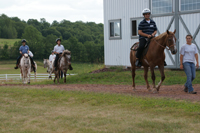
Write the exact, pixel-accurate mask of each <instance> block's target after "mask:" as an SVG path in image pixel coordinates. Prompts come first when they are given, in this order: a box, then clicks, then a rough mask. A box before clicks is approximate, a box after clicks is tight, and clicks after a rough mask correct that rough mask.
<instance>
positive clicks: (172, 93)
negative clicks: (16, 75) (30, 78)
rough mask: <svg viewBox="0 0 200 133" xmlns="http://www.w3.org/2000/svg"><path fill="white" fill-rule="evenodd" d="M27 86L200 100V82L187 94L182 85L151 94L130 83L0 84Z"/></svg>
mask: <svg viewBox="0 0 200 133" xmlns="http://www.w3.org/2000/svg"><path fill="white" fill-rule="evenodd" d="M1 86H4V87H12V86H15V87H16V86H19V87H22V86H23V87H28V88H38V89H41V88H51V89H61V90H66V91H68V90H78V91H79V90H80V91H91V92H109V93H120V94H130V95H134V96H144V97H164V98H172V99H177V100H178V99H179V100H183V99H186V100H189V101H194V102H195V101H196V102H199V101H200V84H198V85H193V87H194V91H196V92H197V94H188V93H185V92H184V91H183V85H170V86H165V85H163V86H161V88H160V91H159V93H158V94H153V93H152V92H149V91H148V90H147V89H146V86H141V85H140V86H136V89H137V90H136V91H133V90H132V87H131V85H96V84H65V85H64V84H61V85H7V84H4V85H1V84H0V87H1Z"/></svg>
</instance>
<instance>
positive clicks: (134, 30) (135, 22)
mask: <svg viewBox="0 0 200 133" xmlns="http://www.w3.org/2000/svg"><path fill="white" fill-rule="evenodd" d="M142 20H143V18H136V19H131V37H132V38H135V37H137V36H138V26H139V24H140V22H141V21H142Z"/></svg>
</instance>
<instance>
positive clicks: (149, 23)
mask: <svg viewBox="0 0 200 133" xmlns="http://www.w3.org/2000/svg"><path fill="white" fill-rule="evenodd" d="M142 15H143V16H144V19H143V20H142V21H141V22H140V24H139V26H138V34H139V47H138V49H137V53H136V62H135V65H136V67H141V66H142V64H141V62H140V59H141V56H142V52H143V49H144V47H145V45H146V43H147V38H152V37H155V35H156V34H157V26H156V23H155V22H154V21H153V20H152V19H150V15H151V11H150V10H149V9H148V8H145V9H144V10H143V11H142ZM166 65H167V64H166V62H164V66H166Z"/></svg>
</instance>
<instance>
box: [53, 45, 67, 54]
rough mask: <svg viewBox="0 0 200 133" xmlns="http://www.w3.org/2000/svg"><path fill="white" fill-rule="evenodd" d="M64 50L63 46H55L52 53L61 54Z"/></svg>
mask: <svg viewBox="0 0 200 133" xmlns="http://www.w3.org/2000/svg"><path fill="white" fill-rule="evenodd" d="M64 50H65V48H64V46H63V45H61V44H60V46H58V45H56V46H55V47H54V50H53V51H54V52H57V53H62V52H63V51H64Z"/></svg>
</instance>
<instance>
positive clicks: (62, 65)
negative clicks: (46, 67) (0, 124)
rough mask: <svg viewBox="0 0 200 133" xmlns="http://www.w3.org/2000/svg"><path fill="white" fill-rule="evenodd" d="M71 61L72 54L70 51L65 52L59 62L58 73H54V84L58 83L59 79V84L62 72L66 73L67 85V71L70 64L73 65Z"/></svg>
mask: <svg viewBox="0 0 200 133" xmlns="http://www.w3.org/2000/svg"><path fill="white" fill-rule="evenodd" d="M70 60H71V52H70V51H69V50H64V51H63V52H62V55H61V57H60V58H59V60H58V64H57V66H58V67H57V71H55V70H54V73H55V78H54V83H55V81H56V78H57V82H58V83H59V73H60V71H62V72H63V73H64V83H66V74H67V70H68V68H69V64H71V62H70ZM54 69H55V68H54Z"/></svg>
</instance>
